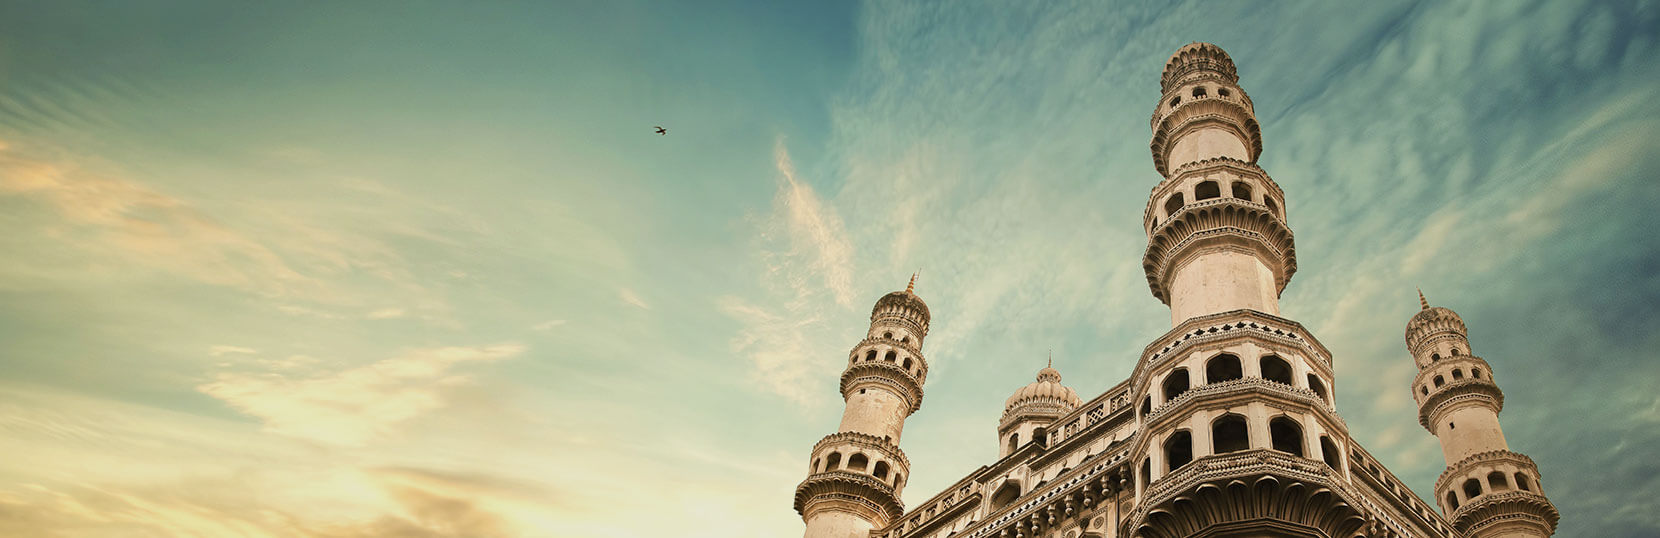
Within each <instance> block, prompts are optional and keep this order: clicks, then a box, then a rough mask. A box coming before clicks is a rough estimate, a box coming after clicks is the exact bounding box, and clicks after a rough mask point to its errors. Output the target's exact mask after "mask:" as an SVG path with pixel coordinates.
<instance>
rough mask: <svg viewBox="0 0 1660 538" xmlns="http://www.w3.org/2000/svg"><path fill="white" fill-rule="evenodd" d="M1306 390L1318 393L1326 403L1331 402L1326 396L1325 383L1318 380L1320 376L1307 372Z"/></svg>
mask: <svg viewBox="0 0 1660 538" xmlns="http://www.w3.org/2000/svg"><path fill="white" fill-rule="evenodd" d="M1308 390H1312V391H1314V393H1315V394H1318V395H1320V399H1321V400H1325V401H1326V403H1331V398H1330V397H1328V396H1326V384H1325V383H1322V382H1320V376H1317V375H1314V374H1308Z"/></svg>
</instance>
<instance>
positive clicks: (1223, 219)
mask: <svg viewBox="0 0 1660 538" xmlns="http://www.w3.org/2000/svg"><path fill="white" fill-rule="evenodd" d="M1207 248H1223V249H1227V248H1231V249H1239V250H1243V251H1245V252H1249V253H1252V254H1255V255H1256V256H1258V257H1260V258H1261V259H1262V260H1263V262H1264V264H1265V265H1267V266H1268V267H1269V269H1270V270H1272V271H1273V273H1274V286H1275V291H1276V293H1277V292H1281V291H1285V286H1286V284H1288V283H1289V282H1290V281H1291V275H1293V274H1295V273H1296V272H1297V252H1296V245H1295V242H1294V240H1293V239H1292V235H1291V228H1290V227H1288V226H1286V224H1285V221H1284V220H1282V219H1281V218H1280V217H1279V216H1278V215H1276V214H1274V212H1272V211H1269V210H1268V208H1267V206H1264V205H1262V204H1258V203H1256V202H1251V201H1247V200H1242V199H1239V198H1231V197H1222V198H1212V199H1209V200H1204V201H1200V202H1195V203H1192V204H1187V205H1185V206H1183V207H1182V208H1181V209H1180V210H1178V211H1177V212H1176V213H1175V214H1174V215H1170V216H1169V219H1168V220H1166V221H1165V222H1163V223H1162V224H1160V225H1159V226H1158V227H1157V228H1154V229H1153V232H1152V236H1151V237H1149V238H1148V240H1147V250H1146V252H1145V254H1143V255H1142V258H1141V268H1142V270H1143V271H1144V272H1146V274H1147V286H1148V287H1149V288H1151V289H1152V292H1153V296H1154V297H1157V298H1158V299H1159V301H1162V302H1164V303H1165V304H1170V292H1169V286H1170V280H1171V279H1172V278H1173V277H1174V276H1175V270H1176V269H1177V268H1178V267H1180V266H1181V264H1182V262H1183V261H1185V260H1186V259H1187V258H1188V256H1186V254H1187V253H1188V252H1190V251H1201V250H1203V249H1207Z"/></svg>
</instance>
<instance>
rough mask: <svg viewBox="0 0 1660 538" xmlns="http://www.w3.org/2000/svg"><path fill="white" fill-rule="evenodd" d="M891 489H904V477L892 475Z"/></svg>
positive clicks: (897, 474) (896, 474)
mask: <svg viewBox="0 0 1660 538" xmlns="http://www.w3.org/2000/svg"><path fill="white" fill-rule="evenodd" d="M893 487H896V488H902V487H905V475H902V474H899V473H893Z"/></svg>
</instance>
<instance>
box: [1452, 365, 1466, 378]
mask: <svg viewBox="0 0 1660 538" xmlns="http://www.w3.org/2000/svg"><path fill="white" fill-rule="evenodd" d="M1452 378H1453V381H1458V380H1460V379H1464V370H1463V369H1459V368H1453V371H1452Z"/></svg>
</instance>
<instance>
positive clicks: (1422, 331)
mask: <svg viewBox="0 0 1660 538" xmlns="http://www.w3.org/2000/svg"><path fill="white" fill-rule="evenodd" d="M1418 304H1420V305H1422V306H1423V309H1422V310H1419V311H1418V313H1417V314H1415V315H1413V316H1412V319H1411V320H1409V321H1407V322H1406V345H1407V348H1408V349H1415V348H1417V344H1418V343H1421V342H1423V341H1425V340H1426V339H1427V338H1428V337H1430V336H1432V335H1434V334H1437V333H1442V332H1452V333H1456V334H1457V335H1458V337H1459V338H1466V337H1467V335H1469V330H1468V329H1466V328H1465V327H1464V318H1461V317H1458V313H1457V312H1453V311H1452V309H1450V308H1442V307H1439V306H1430V305H1429V300H1427V299H1425V298H1424V292H1423V291H1422V290H1420V291H1419V292H1418Z"/></svg>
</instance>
